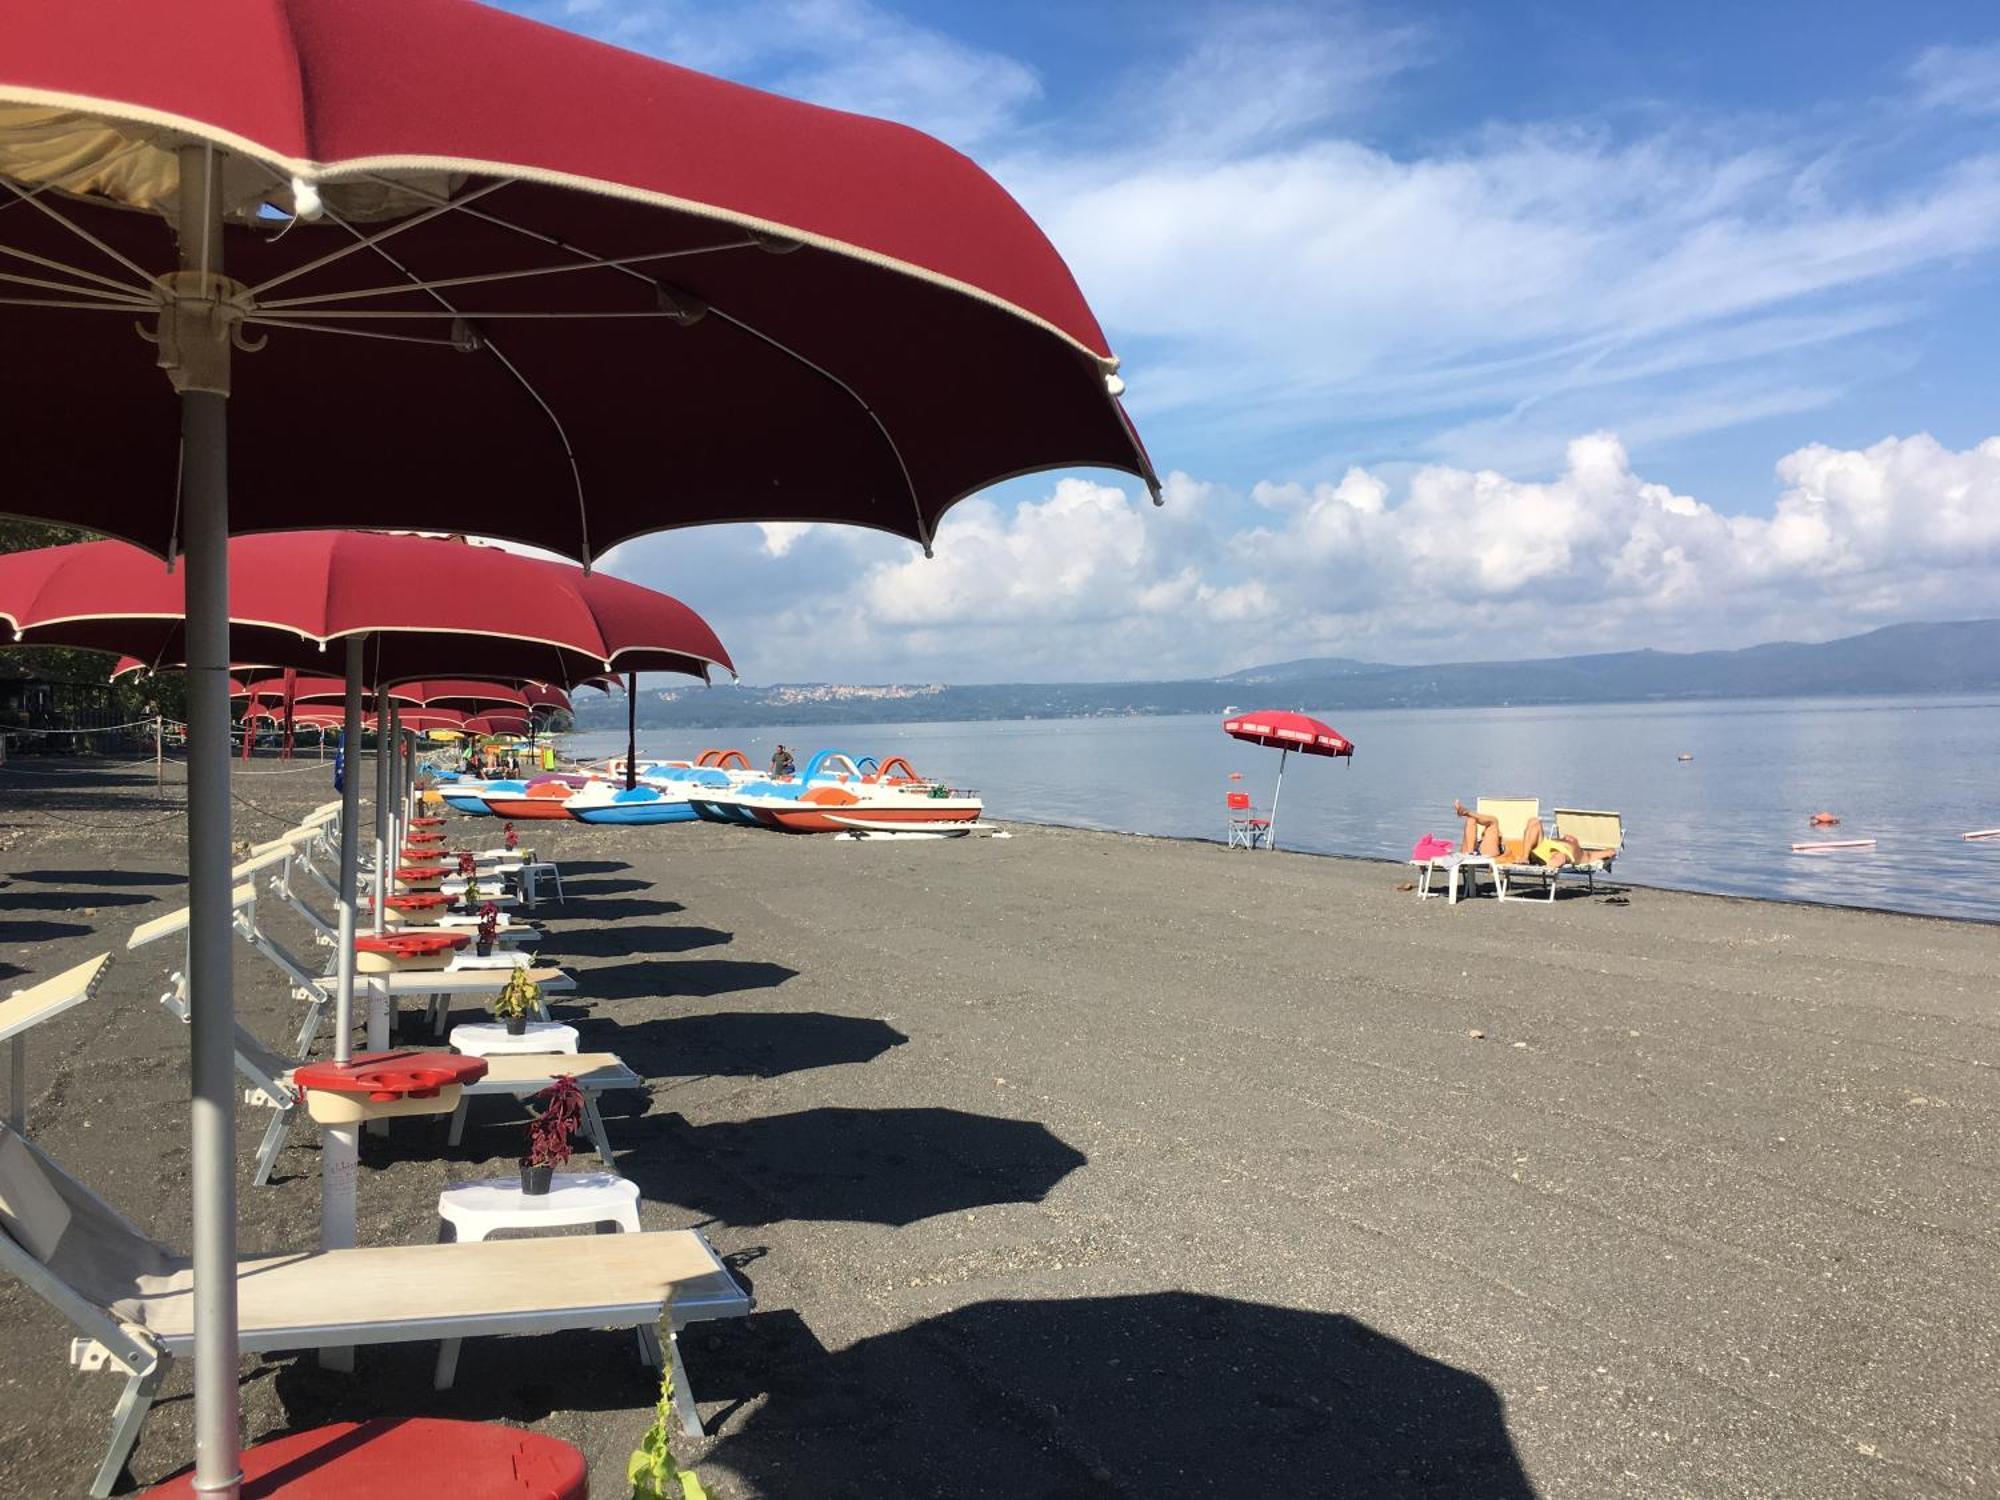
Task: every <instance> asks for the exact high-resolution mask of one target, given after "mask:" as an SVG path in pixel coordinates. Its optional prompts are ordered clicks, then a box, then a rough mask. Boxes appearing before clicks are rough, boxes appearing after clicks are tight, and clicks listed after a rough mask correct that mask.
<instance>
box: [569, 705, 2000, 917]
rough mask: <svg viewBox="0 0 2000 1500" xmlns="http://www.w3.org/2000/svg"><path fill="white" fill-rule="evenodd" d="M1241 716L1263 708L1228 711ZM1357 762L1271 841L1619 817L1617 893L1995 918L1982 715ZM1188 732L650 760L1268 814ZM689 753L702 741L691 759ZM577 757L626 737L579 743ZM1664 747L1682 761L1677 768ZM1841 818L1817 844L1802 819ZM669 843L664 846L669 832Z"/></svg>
mask: <svg viewBox="0 0 2000 1500" xmlns="http://www.w3.org/2000/svg"><path fill="white" fill-rule="evenodd" d="M1243 706H1244V707H1245V708H1254V707H1267V706H1270V705H1267V704H1263V703H1245V704H1244V705H1243ZM1322 717H1324V718H1326V719H1327V720H1328V721H1329V722H1331V723H1332V724H1333V726H1334V727H1335V728H1336V729H1338V730H1340V731H1341V733H1343V734H1345V735H1347V736H1348V737H1349V738H1351V739H1352V740H1353V741H1354V742H1355V745H1356V747H1357V748H1356V753H1355V757H1354V760H1353V762H1352V764H1343V763H1340V762H1337V761H1324V760H1314V759H1310V758H1305V757H1300V756H1296V755H1295V756H1292V757H1291V758H1290V761H1289V763H1288V766H1287V769H1286V773H1285V789H1284V797H1283V800H1282V802H1281V804H1280V807H1279V820H1278V835H1279V842H1280V844H1282V845H1283V846H1284V847H1286V848H1290V849H1304V850H1311V851H1314V852H1318V853H1327V854H1360V855H1379V856H1384V857H1387V858H1395V859H1400V858H1406V857H1407V856H1408V854H1409V851H1410V846H1411V844H1413V843H1414V842H1415V841H1416V839H1417V837H1418V836H1419V835H1421V834H1423V833H1426V832H1434V833H1439V834H1444V835H1448V836H1453V837H1455V836H1456V828H1455V826H1454V825H1455V820H1454V819H1453V818H1452V816H1451V803H1452V799H1453V798H1454V797H1461V798H1464V799H1465V800H1466V802H1468V803H1470V802H1471V801H1472V799H1474V798H1475V797H1478V796H1481V795H1486V796H1517V795H1519V796H1537V797H1540V798H1541V801H1542V808H1543V812H1544V815H1545V816H1546V815H1547V814H1548V813H1550V812H1552V811H1553V810H1554V809H1555V808H1558V807H1580V808H1606V809H1615V810H1616V811H1618V812H1620V813H1622V814H1624V817H1625V829H1626V853H1625V855H1624V857H1623V858H1621V859H1620V860H1619V862H1618V872H1619V874H1620V875H1621V876H1622V877H1625V878H1628V879H1630V880H1633V881H1636V882H1639V883H1641V884H1646V885H1661V886H1673V887H1678V888H1681V889H1685V890H1695V891H1711V892H1718V893H1721V894H1725V895H1736V896H1767V897H1782V898H1785V899H1794V900H1806V901H1824V902H1834V903H1841V904H1851V905H1859V906H1878V907H1887V908H1891V909H1895V910H1900V911H1910V912H1924V913H1933V914H1937V915H1944V916H1955V917H1974V918H1981V919H1985V920H1995V919H2000V841H1995V842H1993V843H1987V844H1978V843H1966V842H1964V841H1962V840H1961V839H1960V838H1959V834H1960V833H1962V832H1964V831H1966V830H1968V829H1978V828H1993V827H2000V785H1996V777H1995V774H1994V771H1995V763H1996V756H2000V700H1995V699H1993V698H1914V699H1894V700H1891V699H1881V698H1867V699H1855V698H1839V699H1787V700H1761V701H1757V702H1731V703H1675V704H1646V705H1608V706H1598V707H1586V708H1572V707H1563V708H1481V709H1459V710H1439V709H1397V710H1375V711H1369V712H1355V713H1341V712H1339V711H1327V712H1324V713H1323V714H1322ZM1218 726H1219V721H1218V720H1216V719H1214V718H1211V717H1208V716H1205V715H1204V716H1201V717H1198V718H1161V719H1052V720H1030V721H1018V722H993V723H976V724H895V725H882V726H871V725H851V724H850V725H839V726H834V727H828V728H814V727H809V726H788V727H786V728H784V729H782V730H772V729H761V730H756V731H750V730H741V731H728V730H697V731H693V732H692V733H682V732H678V731H677V732H675V733H673V734H671V735H669V734H659V733H647V734H643V735H641V736H640V744H641V747H642V749H643V750H645V751H646V752H648V753H652V754H658V755H662V756H686V755H691V754H693V753H694V752H695V751H697V750H699V749H701V748H703V747H705V746H707V745H710V744H716V745H736V746H739V747H740V748H742V749H743V750H744V751H745V752H746V753H747V754H748V755H749V756H750V758H751V760H752V761H753V763H756V764H759V765H761V764H764V763H765V762H767V761H768V760H769V758H770V753H771V748H772V746H774V745H776V744H777V743H778V741H779V740H780V739H782V740H783V741H784V742H785V743H786V744H787V745H790V746H792V747H793V749H794V750H795V751H798V752H799V757H798V758H799V760H800V761H801V762H803V761H804V760H805V759H806V755H807V754H808V753H810V752H811V751H812V750H814V749H818V748H821V747H823V746H833V747H835V748H838V749H842V750H846V751H848V752H849V753H850V754H853V755H854V756H856V757H859V756H861V755H863V754H868V755H875V756H880V757H883V758H886V757H888V756H889V755H892V754H902V755H907V756H908V757H909V758H910V760H911V761H912V762H913V763H914V764H915V765H916V767H917V769H918V770H919V771H922V772H924V773H925V774H927V775H936V776H940V777H944V778H946V779H949V780H951V781H952V782H954V783H956V784H957V785H960V786H973V787H977V788H978V789H979V790H980V791H981V792H982V793H983V794H984V795H985V798H986V806H987V811H988V812H989V814H990V815H992V816H994V817H998V818H1018V819H1026V820H1030V821H1036V822H1048V823H1068V824H1074V825H1076V826H1078V827H1084V828H1105V829H1114V830H1119V831H1124V832H1139V833H1155V834H1174V835H1182V836H1193V837H1197V838H1214V839H1220V838H1221V837H1222V834H1223V825H1224V812H1223V795H1224V793H1225V792H1226V791H1228V790H1229V789H1230V787H1231V785H1232V783H1231V782H1230V781H1229V779H1228V778H1229V773H1230V772H1232V771H1240V772H1241V773H1242V774H1243V781H1242V782H1241V785H1242V786H1243V787H1245V788H1247V789H1248V790H1250V791H1251V792H1252V794H1253V795H1254V796H1255V798H1256V800H1257V802H1258V804H1259V806H1267V805H1268V804H1269V801H1270V794H1271V789H1272V783H1273V781H1274V779H1275V777H1276V773H1277V769H1278V757H1277V755H1276V753H1275V752H1270V751H1263V750H1259V749H1256V748H1255V747H1253V746H1249V745H1242V744H1238V743H1237V742H1235V741H1233V740H1230V739H1228V738H1227V737H1226V736H1224V735H1223V733H1222V731H1221V729H1220V728H1219V727H1218ZM697 741H698V742H699V743H697ZM573 748H574V750H575V751H576V753H578V754H579V755H584V756H594V755H604V754H611V753H616V752H617V751H619V750H622V749H623V748H624V746H623V737H622V736H616V735H606V734H591V735H578V736H576V737H575V739H574V744H573ZM1682 752H1687V753H1689V754H1692V755H1693V756H1694V759H1693V760H1692V761H1688V762H1681V761H1678V760H1677V759H1676V758H1675V757H1676V756H1677V755H1679V754H1680V753H1682ZM1822 808H1824V809H1827V810H1829V811H1832V812H1835V813H1837V814H1839V815H1840V818H1841V826H1840V827H1839V828H1838V829H1836V830H1831V831H1827V832H1822V833H1817V834H1816V833H1815V832H1814V831H1813V830H1811V829H1809V828H1808V827H1807V826H1806V819H1807V817H1808V815H1809V814H1811V813H1812V812H1814V811H1816V810H1818V809H1822ZM665 832H667V833H671V830H666V831H665ZM1815 837H1821V838H1872V839H1875V840H1877V841H1878V842H1877V846H1876V848H1875V849H1874V850H1872V851H1866V852H1857V853H1848V854H1833V855H1802V854H1793V853H1792V852H1791V850H1790V846H1791V844H1792V843H1794V842H1795V841H1803V840H1806V839H1811V838H1815Z"/></svg>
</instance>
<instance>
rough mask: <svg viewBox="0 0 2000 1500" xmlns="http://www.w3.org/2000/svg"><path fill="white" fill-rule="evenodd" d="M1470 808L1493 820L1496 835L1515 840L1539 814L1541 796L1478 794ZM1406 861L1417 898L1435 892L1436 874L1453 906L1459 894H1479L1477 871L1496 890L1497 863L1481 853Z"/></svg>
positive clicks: (1456, 854)
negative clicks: (1441, 878) (1413, 877)
mask: <svg viewBox="0 0 2000 1500" xmlns="http://www.w3.org/2000/svg"><path fill="white" fill-rule="evenodd" d="M1474 811H1476V812H1478V813H1479V814H1480V815H1481V816H1482V817H1488V818H1493V819H1495V820H1496V823H1497V826H1498V828H1499V830H1500V837H1501V838H1502V839H1503V840H1505V841H1506V842H1508V843H1518V842H1519V841H1520V838H1521V836H1522V834H1523V833H1524V832H1525V831H1526V829H1527V826H1528V823H1529V821H1530V820H1531V819H1534V818H1539V817H1540V816H1541V815H1542V804H1541V799H1540V798H1538V797H1481V798H1480V799H1479V801H1478V802H1477V803H1475V804H1474ZM1410 863H1411V864H1412V865H1414V866H1416V870H1417V899H1418V900H1419V901H1424V900H1428V899H1429V898H1430V897H1432V896H1435V895H1438V894H1439V892H1438V890H1437V888H1436V887H1437V877H1438V876H1440V875H1442V876H1444V877H1445V881H1446V887H1445V891H1444V893H1443V894H1444V895H1445V896H1446V898H1447V903H1446V904H1448V905H1451V906H1456V905H1458V903H1459V900H1460V898H1461V896H1476V895H1478V894H1479V878H1478V877H1479V872H1480V871H1482V870H1483V871H1485V872H1486V874H1487V875H1488V876H1490V877H1491V878H1492V880H1493V888H1494V891H1495V892H1496V893H1497V892H1498V891H1499V889H1500V875H1499V866H1498V865H1497V863H1496V862H1495V861H1494V860H1493V859H1491V858H1489V857H1488V856H1486V855H1484V854H1458V853H1453V854H1440V855H1438V856H1437V857H1436V858H1435V859H1417V860H1411V861H1410Z"/></svg>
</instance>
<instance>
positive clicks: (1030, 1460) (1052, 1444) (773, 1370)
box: [682, 1292, 1535, 1500]
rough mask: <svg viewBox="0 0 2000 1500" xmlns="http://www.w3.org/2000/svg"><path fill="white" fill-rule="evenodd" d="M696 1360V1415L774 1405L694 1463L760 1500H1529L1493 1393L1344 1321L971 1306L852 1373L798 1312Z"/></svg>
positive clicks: (1112, 1301) (699, 1344) (1248, 1311)
mask: <svg viewBox="0 0 2000 1500" xmlns="http://www.w3.org/2000/svg"><path fill="white" fill-rule="evenodd" d="M682 1347H683V1350H684V1352H685V1353H686V1356H687V1361H688V1368H689V1378H690V1380H691V1382H692V1383H693V1386H694V1389H695V1394H696V1396H697V1397H698V1398H699V1399H700V1400H701V1401H702V1402H703V1403H704V1405H707V1404H708V1403H712V1402H718V1401H720V1402H724V1403H727V1404H728V1405H729V1407H731V1408H733V1407H734V1405H735V1404H737V1403H740V1402H743V1401H747V1400H750V1399H752V1398H754V1397H757V1396H765V1397H766V1398H767V1399H765V1401H764V1402H763V1404H762V1405H761V1406H760V1408H759V1409H758V1410H757V1411H755V1412H754V1413H753V1414H752V1415H751V1416H750V1417H749V1418H748V1419H747V1420H746V1421H744V1422H743V1423H742V1424H741V1426H740V1427H737V1428H736V1429H735V1430H733V1431H728V1432H726V1433H725V1434H724V1435H723V1436H722V1437H721V1438H720V1439H718V1440H717V1441H715V1442H714V1443H712V1444H711V1445H709V1446H708V1448H707V1450H706V1452H705V1453H704V1454H703V1455H702V1456H701V1460H700V1462H699V1464H698V1465H697V1467H698V1469H699V1470H700V1471H702V1472H704V1473H706V1474H709V1475H711V1476H713V1475H714V1474H716V1473H719V1472H721V1471H727V1472H728V1473H730V1474H731V1475H734V1476H737V1477H739V1478H740V1479H741V1480H743V1481H746V1487H747V1488H749V1489H752V1490H755V1491H756V1492H758V1493H762V1494H774V1495H775V1494H788V1493H794V1492H797V1491H798V1490H799V1489H800V1486H801V1481H804V1489H805V1490H806V1491H809V1492H811V1493H817V1494H823V1495H829V1496H847V1495H950V1496H953V1497H954V1500H981V1497H987V1496H990V1497H993V1500H1015V1497H1021V1496H1051V1497H1062V1500H1084V1497H1096V1496H1102V1497H1105V1500H1111V1497H1117V1496H1130V1495H1162V1496H1164V1495H1176V1496H1179V1495H1188V1496H1193V1495H1224V1494H1226V1495H1268V1496H1298V1497H1304V1496H1309V1495H1325V1496H1341V1497H1352V1500H1374V1497H1391V1496H1395V1497H1403V1496H1408V1497H1413V1500H1414V1497H1419V1496H1424V1497H1429V1496H1451V1497H1452V1500H1533V1496H1534V1494H1535V1490H1534V1487H1533V1485H1532V1484H1531V1483H1530V1482H1529V1480H1528V1477H1527V1475H1526V1473H1525V1472H1524V1471H1523V1469H1522V1467H1521V1462H1520V1459H1519V1456H1518V1455H1517V1454H1516V1453H1515V1451H1514V1444H1513V1441H1512V1439H1511V1438H1510V1437H1509V1436H1508V1432H1507V1424H1506V1420H1505V1412H1504V1408H1503V1405H1502V1402H1501V1399H1500V1395H1499V1393H1498V1392H1497V1391H1496V1390H1495V1389H1494V1388H1493V1386H1492V1385H1491V1384H1489V1383H1488V1382H1487V1381H1486V1380H1484V1379H1482V1378H1481V1377H1479V1376H1478V1375H1475V1374H1472V1373H1471V1372H1470V1371H1466V1370H1461V1369H1458V1368H1456V1367H1455V1366H1452V1365H1448V1364H1445V1363H1443V1362H1442V1361H1439V1360H1435V1359H1431V1358H1429V1357H1428V1356H1425V1355H1422V1354H1419V1353H1418V1352H1416V1351H1415V1350H1414V1349H1411V1348H1409V1347H1408V1346H1407V1345H1405V1344H1402V1343H1399V1342H1398V1341H1397V1340H1395V1339H1393V1338H1390V1337H1388V1336H1387V1335H1386V1334H1383V1333H1379V1332H1377V1331H1376V1330H1375V1329H1373V1328H1370V1327H1369V1326H1368V1325H1367V1324H1366V1323H1363V1322H1360V1321H1358V1320H1357V1319H1354V1318H1350V1317H1346V1316H1343V1315H1340V1314H1335V1313H1320V1312H1303V1311H1299V1310H1297V1309H1294V1308H1284V1307H1271V1306H1266V1305H1264V1304H1262V1303H1256V1302H1244V1301H1238V1300H1236V1299H1233V1298H1226V1297H1210V1296H1199V1295H1195V1294H1192V1293H1186V1292H1154V1293H1148V1294H1143V1295H1136V1296H1120V1297H1089V1298H1077V1299H1074V1300H1048V1301H1019V1302H1014V1301H1008V1302H978V1303H973V1304H971V1305H970V1306H966V1307H961V1308H958V1309H956V1310H955V1311H952V1312H948V1313H945V1314H943V1315H942V1316H939V1317H935V1318H928V1319H925V1320H924V1321H922V1322H919V1323H915V1324H913V1325H911V1326H910V1327H908V1328H905V1329H902V1330H900V1331H899V1332H896V1333H889V1334H882V1335H880V1336H877V1337H875V1338H868V1339H863V1340H861V1341H860V1342H859V1343H856V1344H854V1345H852V1346H851V1347H849V1348H847V1349H845V1350H843V1351H841V1352H840V1353H838V1354H830V1353H828V1352H827V1351H826V1350H825V1349H824V1348H822V1347H821V1346H820V1344H819V1342H818V1341H817V1340H816V1339H815V1338H814V1337H813V1335H812V1333H811V1332H810V1330H809V1329H807V1327H806V1326H805V1324H804V1323H803V1322H802V1321H801V1320H800V1319H799V1317H798V1315H797V1314H794V1313H788V1312H774V1313H768V1314H761V1315H758V1316H756V1317H753V1318H752V1319H750V1321H749V1324H748V1326H747V1327H742V1328H736V1327H732V1328H726V1329H725V1328H723V1327H721V1326H720V1325H717V1326H714V1327H712V1328H706V1329H697V1330H695V1331H693V1333H692V1334H691V1335H690V1336H688V1337H686V1338H684V1339H683V1345H682ZM709 1410H710V1411H711V1412H712V1411H713V1408H712V1407H710V1408H709ZM727 1415H728V1412H727V1411H725V1412H724V1413H722V1414H720V1415H717V1416H714V1417H712V1418H711V1420H710V1421H709V1424H708V1425H709V1426H710V1429H711V1430H712V1431H713V1430H715V1429H716V1428H717V1427H719V1426H721V1425H722V1422H723V1420H725V1419H726V1417H727ZM711 1482H713V1479H712V1478H711Z"/></svg>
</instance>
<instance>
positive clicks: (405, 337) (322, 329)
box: [243, 313, 458, 349]
mask: <svg viewBox="0 0 2000 1500" xmlns="http://www.w3.org/2000/svg"><path fill="white" fill-rule="evenodd" d="M426 316H428V317H436V316H439V314H435V313H432V314H426ZM243 321H244V322H246V323H254V324H256V325H257V326H258V327H259V328H283V329H286V330H288V331H290V332H293V333H334V334H340V335H342V336H344V337H346V338H351V339H388V340H390V341H392V342H394V343H398V344H426V345H428V346H430V347H431V348H433V349H456V348H457V347H458V345H457V344H455V343H453V342H452V340H450V339H448V338H426V337H425V336H424V335H422V334H420V333H383V332H381V331H380V330H379V329H374V328H329V327H327V326H326V325H325V324H324V323H307V322H302V321H300V320H298V319H295V318H259V317H250V318H245V319H244V320H243Z"/></svg>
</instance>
